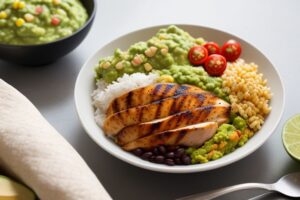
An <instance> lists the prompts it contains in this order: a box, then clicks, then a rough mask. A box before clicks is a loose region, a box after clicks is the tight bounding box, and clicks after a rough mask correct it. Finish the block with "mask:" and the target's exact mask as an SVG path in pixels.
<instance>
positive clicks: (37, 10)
mask: <svg viewBox="0 0 300 200" xmlns="http://www.w3.org/2000/svg"><path fill="white" fill-rule="evenodd" d="M43 12H44V8H43V7H42V6H37V7H36V8H35V13H36V14H37V15H40V14H42V13H43Z"/></svg>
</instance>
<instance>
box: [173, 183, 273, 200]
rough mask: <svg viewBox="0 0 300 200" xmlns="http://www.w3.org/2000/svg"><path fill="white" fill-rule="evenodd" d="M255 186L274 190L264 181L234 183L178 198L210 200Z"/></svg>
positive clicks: (184, 199)
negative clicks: (263, 182)
mask: <svg viewBox="0 0 300 200" xmlns="http://www.w3.org/2000/svg"><path fill="white" fill-rule="evenodd" d="M254 188H261V189H265V190H272V185H270V184H262V183H243V184H239V185H233V186H229V187H225V188H220V189H216V190H212V191H209V192H204V193H199V194H194V195H190V196H187V197H183V198H179V199H177V200H210V199H214V198H216V197H219V196H222V195H224V194H228V193H230V192H235V191H238V190H245V189H254Z"/></svg>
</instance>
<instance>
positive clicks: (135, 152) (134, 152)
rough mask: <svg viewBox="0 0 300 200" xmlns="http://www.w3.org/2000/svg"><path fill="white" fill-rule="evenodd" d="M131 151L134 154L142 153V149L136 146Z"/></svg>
mask: <svg viewBox="0 0 300 200" xmlns="http://www.w3.org/2000/svg"><path fill="white" fill-rule="evenodd" d="M132 153H133V154H134V155H136V156H141V155H142V154H143V149H141V148H137V149H135V150H133V151H132Z"/></svg>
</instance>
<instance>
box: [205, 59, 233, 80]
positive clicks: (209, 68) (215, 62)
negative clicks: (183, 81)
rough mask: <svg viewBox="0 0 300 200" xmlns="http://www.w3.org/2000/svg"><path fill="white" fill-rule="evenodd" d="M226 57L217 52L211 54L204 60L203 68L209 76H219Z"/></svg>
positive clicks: (222, 70)
mask: <svg viewBox="0 0 300 200" xmlns="http://www.w3.org/2000/svg"><path fill="white" fill-rule="evenodd" d="M226 65H227V62H226V58H224V56H222V55H219V54H211V55H210V56H208V58H207V59H206V61H205V65H204V69H205V71H206V72H207V73H208V74H209V75H210V76H221V75H222V74H223V72H224V71H225V69H226Z"/></svg>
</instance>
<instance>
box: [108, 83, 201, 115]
mask: <svg viewBox="0 0 300 200" xmlns="http://www.w3.org/2000/svg"><path fill="white" fill-rule="evenodd" d="M204 92H206V91H204V90H202V89H201V88H198V87H195V86H192V85H178V84H173V83H158V84H152V85H149V86H146V87H142V88H138V89H135V90H132V91H130V92H128V93H126V94H124V95H122V96H120V97H118V98H116V99H114V100H113V101H112V102H111V103H110V105H109V107H108V109H107V112H106V116H110V115H112V114H114V113H116V112H120V111H122V110H126V109H128V108H132V107H136V106H142V105H146V104H149V103H151V102H154V101H157V100H161V99H164V98H167V97H172V96H177V95H179V94H184V93H204Z"/></svg>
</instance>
